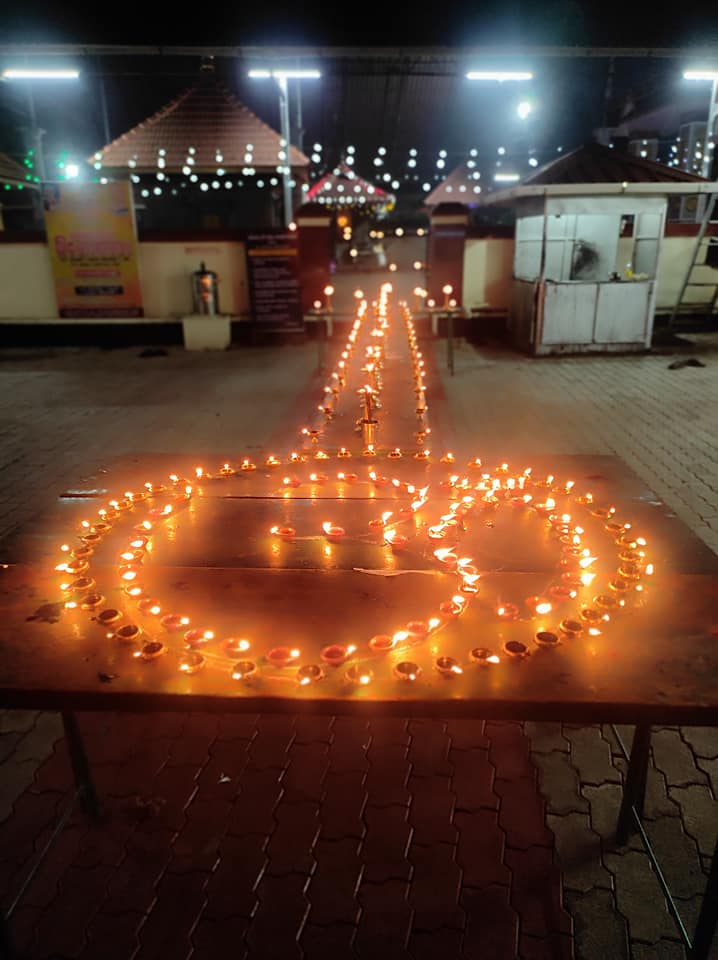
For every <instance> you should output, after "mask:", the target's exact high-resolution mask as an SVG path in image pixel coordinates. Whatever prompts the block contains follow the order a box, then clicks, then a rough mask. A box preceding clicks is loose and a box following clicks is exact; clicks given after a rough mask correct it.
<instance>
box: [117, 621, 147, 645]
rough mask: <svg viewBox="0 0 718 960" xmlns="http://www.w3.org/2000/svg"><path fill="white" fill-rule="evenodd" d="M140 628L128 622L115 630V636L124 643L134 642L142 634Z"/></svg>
mask: <svg viewBox="0 0 718 960" xmlns="http://www.w3.org/2000/svg"><path fill="white" fill-rule="evenodd" d="M140 633H141V631H140V628H139V627H138V626H137V625H136V624H134V623H126V624H125V625H124V626H122V627H119V628H118V629H117V630H115V634H114V635H115V637H116V638H117V639H118V640H121V641H122V642H123V643H133V642H134V641H135V640H137V639H138V638H139V636H140Z"/></svg>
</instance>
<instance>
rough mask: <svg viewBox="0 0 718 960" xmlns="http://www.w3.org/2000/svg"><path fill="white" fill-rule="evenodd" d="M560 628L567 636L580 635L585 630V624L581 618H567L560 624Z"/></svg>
mask: <svg viewBox="0 0 718 960" xmlns="http://www.w3.org/2000/svg"><path fill="white" fill-rule="evenodd" d="M559 630H560V631H561V633H562V634H563V635H564V636H565V637H572V638H573V637H579V636H581V633H582V632H583V624H582V623H581V621H580V620H571V619H566V620H562V621H561V623H560V624H559Z"/></svg>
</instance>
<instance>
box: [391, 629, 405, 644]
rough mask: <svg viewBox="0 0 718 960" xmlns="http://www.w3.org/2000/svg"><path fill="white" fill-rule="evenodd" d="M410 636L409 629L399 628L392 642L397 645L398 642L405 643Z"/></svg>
mask: <svg viewBox="0 0 718 960" xmlns="http://www.w3.org/2000/svg"><path fill="white" fill-rule="evenodd" d="M408 636H409V631H408V630H397V631H396V633H395V634H394V636H393V637H392V638H391V641H392V644H393V645H394V646H396V645H397V643H403V642H404V640H406V639H407V637H408Z"/></svg>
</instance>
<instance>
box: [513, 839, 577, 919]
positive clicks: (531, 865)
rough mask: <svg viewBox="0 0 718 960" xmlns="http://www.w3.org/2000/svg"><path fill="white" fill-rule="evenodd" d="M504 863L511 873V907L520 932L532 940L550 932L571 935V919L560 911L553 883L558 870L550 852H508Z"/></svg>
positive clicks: (543, 849) (533, 849)
mask: <svg viewBox="0 0 718 960" xmlns="http://www.w3.org/2000/svg"><path fill="white" fill-rule="evenodd" d="M504 862H505V863H506V866H507V867H508V868H509V870H511V873H512V879H511V905H512V906H513V908H514V910H516V913H517V914H518V915H519V916H520V917H521V932H522V933H528V934H530V935H532V936H535V937H547V936H548V935H549V934H552V933H562V934H566V935H570V934H571V932H572V925H571V918H570V916H569V915H568V913H566V911H565V910H564V908H563V904H562V901H561V884H560V883H557V882H555V881H556V879H557V877H558V875H559V870H558V867H557V866H556V865H555V863H554V858H553V850H551V849H550V848H548V847H528V848H527V849H526V850H509V849H507V850H506V852H505V854H504Z"/></svg>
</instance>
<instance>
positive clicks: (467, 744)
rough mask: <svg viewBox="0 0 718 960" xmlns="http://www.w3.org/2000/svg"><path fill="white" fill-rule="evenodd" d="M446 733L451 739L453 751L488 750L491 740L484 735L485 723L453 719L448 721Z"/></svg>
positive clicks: (461, 718) (460, 718)
mask: <svg viewBox="0 0 718 960" xmlns="http://www.w3.org/2000/svg"><path fill="white" fill-rule="evenodd" d="M446 732H447V733H448V734H449V737H450V738H451V749H452V750H477V749H481V750H488V749H489V738H488V737H487V736H486V734H485V733H484V721H483V720H473V719H467V718H466V717H452V718H451V719H450V720H447V721H446Z"/></svg>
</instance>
